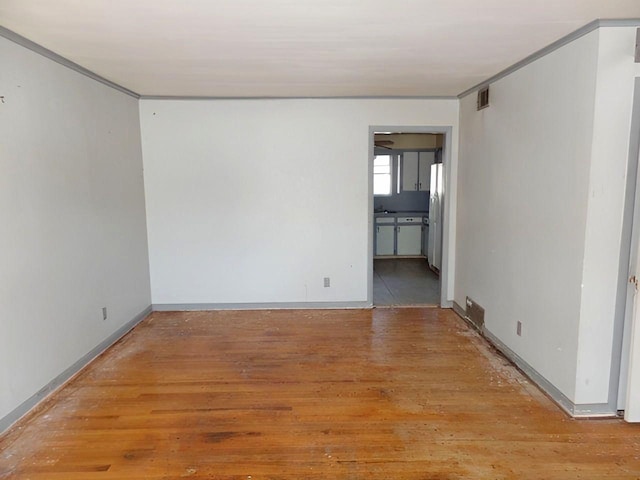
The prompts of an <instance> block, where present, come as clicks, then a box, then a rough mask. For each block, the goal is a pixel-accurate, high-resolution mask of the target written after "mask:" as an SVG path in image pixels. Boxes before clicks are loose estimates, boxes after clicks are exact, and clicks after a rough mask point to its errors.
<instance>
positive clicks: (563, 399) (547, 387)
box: [453, 302, 617, 418]
mask: <svg viewBox="0 0 640 480" xmlns="http://www.w3.org/2000/svg"><path fill="white" fill-rule="evenodd" d="M453 311H454V312H455V313H456V314H457V315H458V316H459V317H460V318H462V319H463V320H464V321H465V322H466V323H467V324H468V325H470V326H471V327H472V328H473V329H474V330H476V331H478V332H479V333H480V334H481V335H482V336H483V337H484V338H485V339H486V340H487V341H488V342H489V343H490V344H491V345H493V346H494V347H495V348H496V349H497V350H498V351H500V353H502V354H503V355H504V356H505V357H507V359H509V361H511V363H513V364H514V365H515V366H516V367H517V368H518V369H520V371H522V373H524V374H525V375H526V376H527V377H528V378H529V379H530V380H531V381H532V382H533V383H535V384H536V385H537V386H538V387H539V388H540V389H541V390H542V391H543V392H545V393H546V394H547V395H548V396H549V397H550V398H551V400H553V401H554V402H555V403H556V404H558V406H559V407H560V408H562V409H563V410H564V411H565V412H567V413H568V414H569V415H571V416H572V417H575V418H593V417H616V416H617V412H616V411H612V410H611V407H610V406H609V404H608V403H594V404H575V403H573V402H572V401H571V400H570V399H569V398H568V397H567V396H566V395H565V394H564V393H562V392H561V391H560V390H558V388H557V387H556V386H555V385H553V384H552V383H551V382H549V380H547V379H546V378H545V377H543V376H542V375H541V374H540V373H538V371H537V370H536V369H535V368H533V367H532V366H531V365H529V364H528V363H527V362H526V361H525V360H524V359H522V357H520V356H519V355H518V354H517V353H515V352H514V351H513V350H511V349H510V348H509V347H507V346H506V345H505V344H504V343H503V342H502V341H501V340H500V339H499V338H498V337H496V336H495V335H494V334H493V333H491V331H490V330H488V329H487V327H486V326H484V327H482V329H481V330H479V329H478V328H477V326H476V325H474V324H473V323H471V322H470V321H469V319H468V318H467V317H466V315H465V310H464V309H463V308H462V307H461V306H460V305H459V304H458V303H456V302H454V303H453Z"/></svg>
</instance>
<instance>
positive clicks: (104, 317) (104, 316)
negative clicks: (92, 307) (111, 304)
mask: <svg viewBox="0 0 640 480" xmlns="http://www.w3.org/2000/svg"><path fill="white" fill-rule="evenodd" d="M106 319H107V307H102V320H106Z"/></svg>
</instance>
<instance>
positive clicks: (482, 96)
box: [478, 85, 489, 110]
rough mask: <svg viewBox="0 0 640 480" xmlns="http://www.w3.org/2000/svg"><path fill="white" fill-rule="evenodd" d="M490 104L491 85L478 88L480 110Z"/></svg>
mask: <svg viewBox="0 0 640 480" xmlns="http://www.w3.org/2000/svg"><path fill="white" fill-rule="evenodd" d="M488 106H489V86H488V85H487V86H486V87H484V88H481V89H480V90H478V110H482V109H483V108H487V107H488Z"/></svg>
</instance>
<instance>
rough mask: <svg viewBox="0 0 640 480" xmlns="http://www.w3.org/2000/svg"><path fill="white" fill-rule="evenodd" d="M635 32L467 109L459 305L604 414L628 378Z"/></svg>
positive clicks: (531, 72)
mask: <svg viewBox="0 0 640 480" xmlns="http://www.w3.org/2000/svg"><path fill="white" fill-rule="evenodd" d="M635 30H636V29H635V28H631V27H628V28H627V27H609V28H606V27H604V28H600V29H599V30H596V31H593V32H591V33H589V34H587V35H585V36H583V37H580V38H579V39H577V40H575V41H573V42H571V43H569V44H567V45H565V46H563V47H561V48H560V49H558V50H555V51H553V52H552V53H550V54H548V55H546V56H544V57H542V58H540V59H538V60H536V61H534V62H533V63H530V64H528V65H527V66H525V67H523V68H521V69H519V70H517V71H515V72H513V73H511V74H510V75H508V76H507V77H505V78H502V79H500V80H498V81H496V82H494V83H492V84H491V87H490V107H489V108H487V109H485V110H481V111H476V105H475V94H472V95H469V96H466V97H464V98H463V99H461V105H460V110H461V125H460V129H461V132H460V135H461V143H460V163H459V177H458V178H459V185H458V213H457V219H458V225H457V228H458V232H457V238H458V243H457V249H456V256H457V263H456V265H457V268H456V283H455V299H456V302H457V303H459V304H460V305H464V302H465V297H466V296H470V297H472V298H473V299H474V300H476V301H477V302H478V303H479V304H480V305H482V306H483V307H485V309H486V313H485V322H486V328H487V330H488V331H489V332H490V333H491V334H493V335H494V336H495V337H496V338H497V339H498V340H499V341H500V342H502V343H503V344H505V345H506V346H507V347H508V348H509V349H511V350H512V351H513V352H515V354H517V355H518V356H520V357H521V358H522V359H523V360H524V361H525V362H526V363H528V364H529V366H531V367H532V368H533V369H535V370H536V371H537V372H538V373H539V374H541V375H542V376H543V377H544V378H545V379H546V380H547V381H548V382H550V383H551V384H552V385H553V386H554V387H555V388H557V389H558V390H559V391H560V392H561V393H562V394H564V395H565V396H566V397H567V398H568V399H569V400H570V401H571V402H573V403H575V404H576V405H578V406H579V405H585V406H588V407H589V408H590V407H592V406H595V407H596V409H597V408H600V409H606V408H608V406H607V402H609V401H611V398H610V383H611V382H612V381H613V382H616V381H617V379H616V378H612V376H611V367H612V357H613V358H615V351H614V350H615V339H614V326H615V318H616V292H617V287H618V265H619V259H620V254H621V251H620V244H621V231H622V218H623V201H624V196H625V181H626V167H627V158H628V145H629V135H630V130H629V128H630V127H629V122H630V117H631V116H630V110H631V106H632V95H633V82H634V77H635V76H638V75H639V74H640V72H639V68H638V65H637V64H634V63H633V45H634V44H635ZM540 139H544V141H540ZM517 321H520V322H522V336H518V335H517V334H516V322H517ZM609 407H610V405H609ZM614 409H615V408H614Z"/></svg>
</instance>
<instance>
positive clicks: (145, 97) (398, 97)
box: [140, 95, 458, 101]
mask: <svg viewBox="0 0 640 480" xmlns="http://www.w3.org/2000/svg"><path fill="white" fill-rule="evenodd" d="M140 100H194V101H200V100H458V97H457V96H456V95H442V96H438V95H344V96H326V97H323V96H308V97H305V96H293V97H281V96H249V97H216V96H197V95H194V96H189V95H140Z"/></svg>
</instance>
